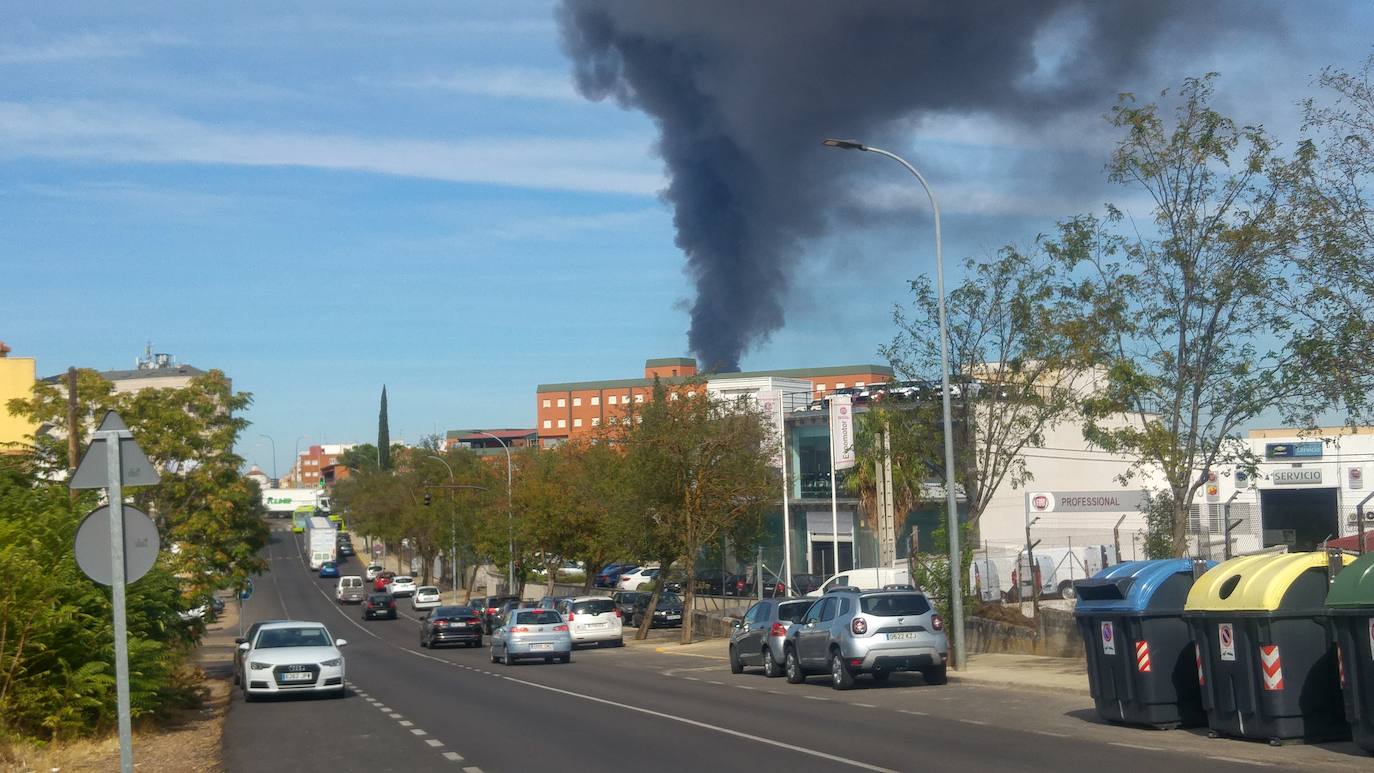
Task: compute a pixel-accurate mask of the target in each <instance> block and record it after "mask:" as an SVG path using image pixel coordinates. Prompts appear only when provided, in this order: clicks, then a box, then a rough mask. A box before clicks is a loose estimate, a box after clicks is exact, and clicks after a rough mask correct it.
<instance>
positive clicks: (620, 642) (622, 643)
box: [615, 639, 625, 647]
mask: <svg viewBox="0 0 1374 773" xmlns="http://www.w3.org/2000/svg"><path fill="white" fill-rule="evenodd" d="M615 646H617V647H624V646H625V640H624V639H616V640H615Z"/></svg>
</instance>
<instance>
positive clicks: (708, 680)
mask: <svg viewBox="0 0 1374 773" xmlns="http://www.w3.org/2000/svg"><path fill="white" fill-rule="evenodd" d="M706 683H707V684H714V685H716V686H717V687H721V686H724V684H725V683H724V682H717V681H716V680H714V679H707V680H706Z"/></svg>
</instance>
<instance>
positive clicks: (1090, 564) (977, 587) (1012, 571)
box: [968, 545, 1118, 601]
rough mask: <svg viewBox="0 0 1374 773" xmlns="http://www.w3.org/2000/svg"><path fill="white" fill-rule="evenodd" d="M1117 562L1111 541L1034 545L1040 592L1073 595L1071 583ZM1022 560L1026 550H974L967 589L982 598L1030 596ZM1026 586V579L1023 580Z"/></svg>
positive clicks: (1024, 559) (1006, 598) (1013, 598)
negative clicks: (1009, 552) (999, 552)
mask: <svg viewBox="0 0 1374 773" xmlns="http://www.w3.org/2000/svg"><path fill="white" fill-rule="evenodd" d="M1115 563H1118V561H1117V556H1116V549H1115V548H1114V547H1113V546H1111V545H1075V546H1074V547H1072V548H1069V547H1046V546H1043V545H1042V546H1037V547H1036V548H1035V565H1036V576H1037V577H1038V578H1039V579H1040V596H1042V597H1045V596H1058V597H1060V598H1064V599H1073V598H1074V591H1073V583H1074V581H1076V580H1083V579H1087V578H1089V577H1092V576H1093V575H1095V574H1097V573H1098V572H1100V571H1102V570H1103V569H1105V568H1107V567H1108V566H1111V565H1113V564H1115ZM1025 564H1026V551H1025V550H1024V549H1023V550H1022V551H1021V552H1020V554H1017V555H1002V556H998V555H995V554H994V555H991V556H989V555H987V553H985V552H984V551H981V550H980V551H977V552H975V553H974V555H973V561H972V562H971V563H970V565H969V572H968V578H969V590H971V591H973V592H974V593H977V594H978V595H979V597H981V598H982V599H983V600H984V601H997V600H999V599H1005V600H1015V599H1019V598H1021V596H1022V595H1025V596H1026V598H1029V597H1030V588H1029V587H1024V588H1020V587H1017V586H1018V585H1021V583H1020V574H1021V567H1022V566H1023V565H1025ZM1026 585H1027V586H1029V583H1026Z"/></svg>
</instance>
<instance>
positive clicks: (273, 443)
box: [258, 432, 277, 486]
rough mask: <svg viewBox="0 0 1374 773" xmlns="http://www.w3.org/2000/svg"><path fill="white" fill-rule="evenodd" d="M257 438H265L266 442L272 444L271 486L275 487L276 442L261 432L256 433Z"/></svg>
mask: <svg viewBox="0 0 1374 773" xmlns="http://www.w3.org/2000/svg"><path fill="white" fill-rule="evenodd" d="M258 437H265V438H267V442H269V443H271V444H272V485H273V486H275V485H277V441H275V440H273V439H272V436H271V435H265V434H263V433H261V432H259V433H258Z"/></svg>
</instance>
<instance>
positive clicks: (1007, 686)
mask: <svg viewBox="0 0 1374 773" xmlns="http://www.w3.org/2000/svg"><path fill="white" fill-rule="evenodd" d="M948 678H949V681H950V683H951V684H954V683H957V684H962V685H965V686H970V687H993V688H997V689H1003V690H1022V691H1025V692H1048V693H1055V694H1056V695H1065V694H1068V695H1079V696H1083V697H1085V698H1091V697H1092V691H1091V690H1090V689H1088V688H1087V687H1068V686H1058V685H1049V684H1035V683H1028V682H1014V681H1005V680H992V679H979V678H977V677H974V678H969V677H968V676H965V675H963V674H960V673H958V672H957V671H950V672H949V673H948Z"/></svg>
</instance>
